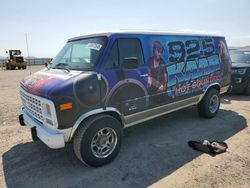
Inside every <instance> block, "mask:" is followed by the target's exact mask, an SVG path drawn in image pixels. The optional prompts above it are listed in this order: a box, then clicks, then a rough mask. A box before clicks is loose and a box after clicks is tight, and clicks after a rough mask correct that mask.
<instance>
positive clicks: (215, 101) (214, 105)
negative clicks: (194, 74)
mask: <svg viewBox="0 0 250 188" xmlns="http://www.w3.org/2000/svg"><path fill="white" fill-rule="evenodd" d="M218 107H219V97H218V96H217V95H213V96H212V97H211V99H210V101H209V111H210V112H211V113H215V112H216V111H217V109H218Z"/></svg>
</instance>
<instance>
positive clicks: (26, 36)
mask: <svg viewBox="0 0 250 188" xmlns="http://www.w3.org/2000/svg"><path fill="white" fill-rule="evenodd" d="M25 38H26V47H27V53H28V57H29V58H30V54H29V46H28V35H27V33H25ZM29 67H30V75H31V64H30V59H29Z"/></svg>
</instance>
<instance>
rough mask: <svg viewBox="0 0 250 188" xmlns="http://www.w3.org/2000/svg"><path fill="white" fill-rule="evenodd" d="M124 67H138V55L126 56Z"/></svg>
mask: <svg viewBox="0 0 250 188" xmlns="http://www.w3.org/2000/svg"><path fill="white" fill-rule="evenodd" d="M123 67H124V68H126V69H137V68H138V67H139V62H138V59H137V58H136V57H126V58H124V59H123Z"/></svg>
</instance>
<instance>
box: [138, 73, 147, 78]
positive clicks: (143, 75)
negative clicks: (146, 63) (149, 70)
mask: <svg viewBox="0 0 250 188" xmlns="http://www.w3.org/2000/svg"><path fill="white" fill-rule="evenodd" d="M140 76H141V77H142V78H145V77H148V74H141V75H140Z"/></svg>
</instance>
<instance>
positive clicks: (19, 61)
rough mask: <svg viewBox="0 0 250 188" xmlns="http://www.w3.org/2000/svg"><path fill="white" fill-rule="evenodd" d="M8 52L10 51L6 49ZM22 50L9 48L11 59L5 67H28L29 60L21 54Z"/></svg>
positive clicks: (10, 68) (9, 68)
mask: <svg viewBox="0 0 250 188" xmlns="http://www.w3.org/2000/svg"><path fill="white" fill-rule="evenodd" d="M6 53H8V51H6ZM21 53H22V52H21V51H20V50H9V59H8V61H6V62H5V67H6V69H7V70H14V69H16V67H17V68H18V69H26V67H27V61H25V60H24V59H23V56H21Z"/></svg>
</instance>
